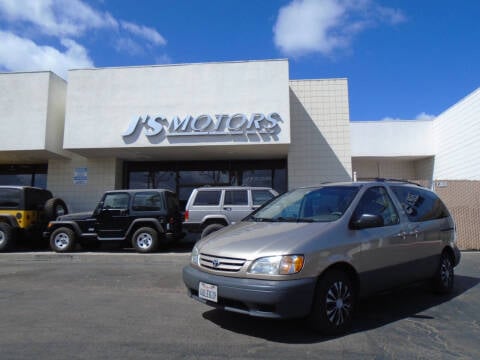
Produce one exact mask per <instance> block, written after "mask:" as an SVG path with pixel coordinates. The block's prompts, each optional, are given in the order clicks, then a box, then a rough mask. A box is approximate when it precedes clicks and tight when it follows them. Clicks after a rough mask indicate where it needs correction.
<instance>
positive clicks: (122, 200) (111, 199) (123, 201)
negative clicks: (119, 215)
mask: <svg viewBox="0 0 480 360" xmlns="http://www.w3.org/2000/svg"><path fill="white" fill-rule="evenodd" d="M128 199H129V195H128V194H127V193H115V194H107V195H105V200H103V208H104V209H127V208H128Z"/></svg>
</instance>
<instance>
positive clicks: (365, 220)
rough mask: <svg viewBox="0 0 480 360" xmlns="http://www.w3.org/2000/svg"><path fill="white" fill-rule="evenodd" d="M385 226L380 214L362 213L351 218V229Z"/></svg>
mask: <svg viewBox="0 0 480 360" xmlns="http://www.w3.org/2000/svg"><path fill="white" fill-rule="evenodd" d="M380 226H383V218H382V217H381V216H380V215H373V214H362V215H360V216H354V217H353V218H352V220H350V229H353V230H361V229H368V228H374V227H380Z"/></svg>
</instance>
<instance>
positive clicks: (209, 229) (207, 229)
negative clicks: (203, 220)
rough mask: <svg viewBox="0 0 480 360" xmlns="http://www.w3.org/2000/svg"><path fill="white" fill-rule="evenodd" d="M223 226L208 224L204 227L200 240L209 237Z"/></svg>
mask: <svg viewBox="0 0 480 360" xmlns="http://www.w3.org/2000/svg"><path fill="white" fill-rule="evenodd" d="M224 227H225V225H222V224H210V225H207V226H206V227H205V229H203V231H202V235H201V237H200V238H201V239H203V238H204V237H205V236H207V235H210V234H211V233H213V232H215V231H218V230H220V229H221V228H224Z"/></svg>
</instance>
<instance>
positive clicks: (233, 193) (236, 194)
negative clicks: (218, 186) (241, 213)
mask: <svg viewBox="0 0 480 360" xmlns="http://www.w3.org/2000/svg"><path fill="white" fill-rule="evenodd" d="M223 204H224V205H248V193H247V190H226V191H225V200H224V202H223Z"/></svg>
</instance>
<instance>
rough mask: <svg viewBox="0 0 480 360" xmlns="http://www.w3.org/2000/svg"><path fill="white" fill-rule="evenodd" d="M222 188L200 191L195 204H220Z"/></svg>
mask: <svg viewBox="0 0 480 360" xmlns="http://www.w3.org/2000/svg"><path fill="white" fill-rule="evenodd" d="M220 195H221V191H220V190H218V191H217V190H207V191H199V192H198V193H197V196H196V197H195V201H194V202H193V205H200V206H202V205H203V206H205V205H218V204H220Z"/></svg>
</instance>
